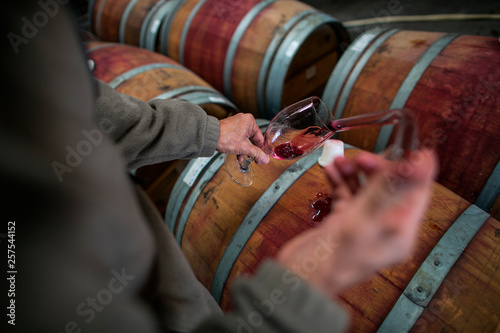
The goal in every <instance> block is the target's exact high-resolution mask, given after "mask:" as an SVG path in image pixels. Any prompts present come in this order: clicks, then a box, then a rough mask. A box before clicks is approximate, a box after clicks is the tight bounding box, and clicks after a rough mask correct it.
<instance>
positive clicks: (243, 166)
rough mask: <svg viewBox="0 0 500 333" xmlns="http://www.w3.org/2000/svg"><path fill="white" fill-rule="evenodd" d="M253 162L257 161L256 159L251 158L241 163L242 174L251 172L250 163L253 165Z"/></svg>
mask: <svg viewBox="0 0 500 333" xmlns="http://www.w3.org/2000/svg"><path fill="white" fill-rule="evenodd" d="M253 161H255V159H254V158H253V157H249V158H247V159H244V160H243V161H242V162H239V163H240V170H241V172H248V171H250V168H249V166H250V163H252V162H253Z"/></svg>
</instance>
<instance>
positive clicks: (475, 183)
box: [325, 31, 500, 218]
mask: <svg viewBox="0 0 500 333" xmlns="http://www.w3.org/2000/svg"><path fill="white" fill-rule="evenodd" d="M443 35H444V34H443V33H435V32H416V31H401V32H398V33H396V34H395V35H394V36H392V37H391V38H389V39H388V40H387V41H386V42H385V43H383V44H382V45H381V46H380V47H379V48H378V49H377V51H376V52H375V54H373V56H372V57H371V58H370V59H369V61H368V63H367V64H366V65H365V67H364V68H363V70H362V72H361V74H360V75H359V77H358V78H357V80H356V82H355V84H354V86H353V89H352V91H351V94H350V95H349V98H348V100H347V104H346V106H345V110H344V114H343V117H347V116H353V115H357V114H363V113H369V112H373V111H378V110H385V109H388V108H389V107H390V105H391V103H392V101H393V99H394V96H395V95H396V93H397V91H398V89H399V87H400V86H401V83H402V82H403V80H404V79H405V78H406V77H407V75H408V73H409V72H410V70H411V69H412V68H413V66H414V65H415V64H416V63H417V61H418V59H419V58H420V56H421V55H422V54H423V53H424V52H425V51H427V49H428V48H429V47H430V46H431V45H432V44H433V43H434V42H435V41H436V40H437V39H438V38H439V37H441V36H443ZM344 83H345V82H344ZM327 93H328V92H326V91H325V94H327ZM499 94H500V45H499V44H498V40H497V39H495V38H488V37H479V36H467V35H462V36H459V37H457V38H456V39H455V40H453V41H452V42H451V43H450V44H449V45H448V46H447V47H446V48H445V49H444V50H443V51H442V52H441V53H440V54H439V55H437V56H436V57H435V58H434V59H433V60H432V62H431V64H430V65H429V66H428V68H427V69H426V70H425V72H424V73H423V75H422V77H421V78H420V80H418V82H417V84H416V86H415V87H414V88H413V90H412V92H411V94H410V96H409V98H408V100H407V102H406V104H405V105H404V107H405V108H407V109H409V110H411V111H413V112H414V114H415V115H416V118H417V121H418V125H419V128H420V132H419V139H420V142H421V145H423V146H427V147H429V148H433V149H436V151H437V153H438V156H439V160H440V173H439V176H438V179H437V181H438V182H439V183H440V184H443V185H444V186H446V187H448V188H450V189H451V190H452V191H454V192H456V193H457V194H458V195H460V196H461V197H463V198H465V199H466V200H468V201H470V202H475V200H476V198H477V196H478V195H479V193H481V190H482V188H483V186H484V185H485V183H486V181H487V179H488V177H489V176H490V175H491V172H492V171H493V169H494V168H495V166H496V164H497V163H498V161H499V160H500V146H498V133H500V98H498V96H499ZM379 132H380V129H379V128H376V127H374V128H367V129H362V130H356V131H348V132H344V133H339V139H341V140H343V141H345V142H347V143H350V144H352V145H354V146H356V147H360V148H362V149H366V150H370V151H371V150H373V148H374V147H375V142H376V139H377V136H378V134H379ZM391 141H392V138H391ZM495 216H496V217H497V218H498V217H500V215H495Z"/></svg>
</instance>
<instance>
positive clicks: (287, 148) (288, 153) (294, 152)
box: [274, 142, 304, 159]
mask: <svg viewBox="0 0 500 333" xmlns="http://www.w3.org/2000/svg"><path fill="white" fill-rule="evenodd" d="M274 154H275V155H276V157H278V158H281V159H287V158H296V157H299V156H302V154H304V151H303V150H302V149H300V148H298V147H295V146H294V145H292V144H291V143H290V142H285V143H282V144H280V145H278V146H276V148H274Z"/></svg>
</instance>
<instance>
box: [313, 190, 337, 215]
mask: <svg viewBox="0 0 500 333" xmlns="http://www.w3.org/2000/svg"><path fill="white" fill-rule="evenodd" d="M314 198H315V199H314V201H313V202H312V203H311V207H312V208H313V209H314V213H313V215H312V219H313V221H316V222H321V221H322V220H323V219H324V218H325V216H326V215H328V214H329V213H330V211H331V209H332V202H333V198H332V197H331V196H329V195H327V194H324V193H321V192H320V193H318V194H316V196H315V197H314Z"/></svg>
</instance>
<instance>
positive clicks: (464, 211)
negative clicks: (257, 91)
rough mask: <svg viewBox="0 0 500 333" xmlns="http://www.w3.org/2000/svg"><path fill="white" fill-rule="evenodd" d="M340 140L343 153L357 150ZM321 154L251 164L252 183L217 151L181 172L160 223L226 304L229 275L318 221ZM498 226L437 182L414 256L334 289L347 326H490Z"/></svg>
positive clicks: (253, 265) (496, 309)
mask: <svg viewBox="0 0 500 333" xmlns="http://www.w3.org/2000/svg"><path fill="white" fill-rule="evenodd" d="M262 129H263V130H264V129H265V125H263V127H262ZM346 148H347V149H346V151H345V155H346V156H348V157H352V156H354V155H355V154H357V153H358V152H359V151H360V150H358V149H355V148H352V147H350V146H347V147H346ZM320 155H321V150H318V151H316V152H315V153H312V154H310V155H308V156H305V157H303V158H301V159H299V160H297V161H283V160H281V161H280V160H274V159H271V161H270V163H269V164H268V165H265V166H254V172H255V182H254V184H253V185H252V186H251V187H249V188H244V187H242V186H239V185H238V184H236V183H235V182H234V181H233V180H232V179H231V177H229V176H228V175H227V173H226V172H225V169H224V165H223V164H224V158H223V156H222V155H219V154H216V155H214V156H213V157H211V158H204V159H196V160H193V161H191V162H190V163H189V164H188V166H187V167H186V168H185V170H184V172H183V174H182V175H181V177H179V179H178V181H177V182H176V184H175V187H174V189H173V195H172V196H171V199H170V201H169V204H168V206H167V211H166V214H165V220H166V223H167V225H168V226H169V227H170V228H171V229H172V231H173V232H174V234H175V236H176V239H177V241H178V243H179V244H180V246H181V248H182V250H183V252H184V254H185V255H186V257H187V259H188V261H189V262H190V264H191V266H192V267H193V270H194V271H195V274H196V276H197V277H198V279H199V280H200V281H201V282H202V283H203V284H204V285H205V286H206V287H207V288H208V289H209V290H210V291H211V292H212V295H213V296H214V298H215V299H216V300H217V301H218V302H219V304H220V305H221V307H222V308H223V309H224V310H225V311H229V310H231V309H232V307H233V304H232V303H231V293H230V290H231V284H232V282H233V281H235V279H237V278H238V277H241V276H244V275H248V274H253V273H254V272H255V271H256V270H257V268H258V266H259V264H260V263H262V261H264V260H266V259H269V258H273V257H274V256H275V255H276V253H277V252H278V251H279V249H280V248H281V247H282V246H283V244H285V243H286V242H287V241H288V240H290V239H292V238H294V237H295V236H297V235H298V234H300V233H302V232H304V231H306V230H308V229H310V228H314V227H315V226H318V225H319V224H320V223H322V221H321V220H318V219H316V218H315V217H317V216H318V215H317V213H318V211H317V208H318V205H317V204H315V203H316V202H317V200H318V199H319V200H321V199H322V198H328V197H330V198H332V197H333V195H332V194H331V188H330V185H329V182H328V180H327V179H326V176H325V174H324V172H323V170H322V168H321V167H320V166H319V165H318V163H317V161H318V158H319V156H320ZM290 207H293V208H294V209H293V211H291V210H290ZM499 228H500V222H499V221H498V220H496V219H494V218H493V217H491V216H490V215H489V214H488V213H486V212H485V211H483V210H482V209H480V208H478V207H477V206H475V205H472V204H470V203H468V202H467V201H466V200H464V199H463V198H461V197H459V196H458V195H456V194H455V193H453V192H452V191H450V190H448V189H446V188H445V187H444V186H442V185H439V184H437V183H435V184H434V187H433V195H432V198H431V200H430V206H429V210H428V211H427V212H426V214H425V216H424V219H423V222H422V226H421V228H420V231H419V235H418V240H417V244H416V246H415V251H414V253H413V255H412V256H411V258H409V260H408V261H407V262H405V263H403V264H399V265H397V266H395V267H392V268H389V269H384V270H381V271H379V272H377V274H375V275H374V276H372V277H371V278H369V279H368V280H367V281H366V282H363V283H361V284H360V285H357V286H354V287H352V288H349V289H348V290H346V291H345V292H343V293H342V294H341V295H340V297H339V299H340V302H341V303H342V304H343V305H344V306H345V307H346V308H347V309H348V310H349V311H350V314H351V316H352V318H351V324H352V326H351V328H350V330H351V331H352V332H375V331H377V330H378V331H380V332H407V331H410V330H412V329H413V330H414V331H417V332H420V331H425V332H428V331H432V332H434V331H463V330H466V331H478V332H479V331H483V332H485V331H488V332H493V331H495V329H496V327H497V326H498V325H499V323H500V322H499V319H498V318H500V297H499V296H500V286H499V285H498V283H494V281H498V279H499V278H500V275H499V274H500V272H499V268H500V256H499V255H498V253H499V252H498V250H499V248H500V238H499V237H498V230H499ZM317 264H318V263H317V262H316V263H314V262H312V261H308V262H307V265H308V266H307V269H310V272H313V271H314V267H315V265H317ZM312 274H313V273H312ZM478 307H480V308H481V311H477V308H478Z"/></svg>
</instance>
